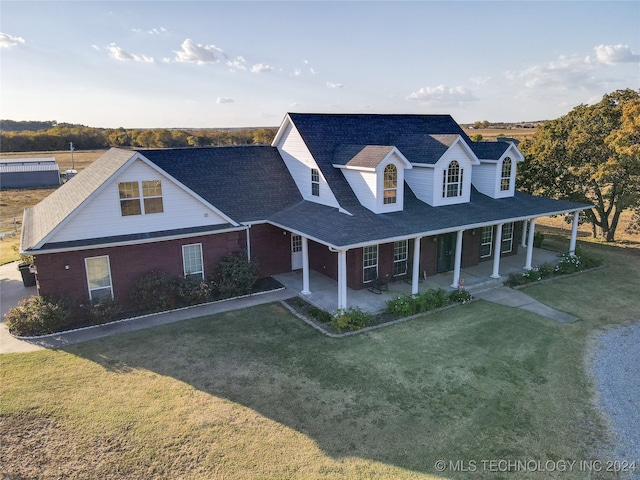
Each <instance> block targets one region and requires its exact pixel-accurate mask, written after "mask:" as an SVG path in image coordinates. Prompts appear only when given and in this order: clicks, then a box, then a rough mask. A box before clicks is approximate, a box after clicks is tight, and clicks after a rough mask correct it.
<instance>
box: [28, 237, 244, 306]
mask: <svg viewBox="0 0 640 480" xmlns="http://www.w3.org/2000/svg"><path fill="white" fill-rule="evenodd" d="M193 243H201V244H202V257H203V263H204V273H205V276H209V275H214V274H215V271H214V268H215V265H216V264H217V263H218V262H219V261H220V259H221V258H222V257H223V256H224V255H227V254H229V253H233V252H237V251H239V250H241V249H243V248H245V233H244V231H240V232H228V233H220V234H217V235H206V236H198V237H191V238H186V239H180V240H168V241H163V242H153V243H144V244H139V245H127V246H120V247H110V248H96V249H90V250H80V251H75V252H64V253H52V254H44V255H38V256H36V260H35V264H36V267H37V269H38V275H37V279H38V288H39V292H40V294H41V295H65V294H66V295H72V296H73V297H75V298H77V299H78V300H79V301H83V300H84V301H88V300H89V292H88V286H87V274H86V270H85V261H84V260H85V258H90V257H99V256H103V255H108V256H109V262H110V266H111V284H112V287H113V294H114V298H115V299H116V300H117V301H119V302H121V303H122V305H123V306H124V308H134V306H135V305H134V304H133V303H132V302H131V301H130V299H129V293H130V292H131V290H132V288H133V286H134V284H135V282H136V280H137V279H138V278H139V277H141V276H142V275H144V274H146V273H148V272H151V271H153V270H159V271H163V272H167V273H169V274H171V275H183V274H184V268H183V264H182V246H183V245H189V244H193Z"/></svg>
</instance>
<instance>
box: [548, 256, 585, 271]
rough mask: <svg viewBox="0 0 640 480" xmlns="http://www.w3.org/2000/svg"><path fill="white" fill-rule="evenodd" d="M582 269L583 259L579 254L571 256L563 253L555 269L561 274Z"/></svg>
mask: <svg viewBox="0 0 640 480" xmlns="http://www.w3.org/2000/svg"><path fill="white" fill-rule="evenodd" d="M582 269H583V267H582V261H581V260H580V257H579V256H578V255H574V256H571V255H568V254H563V255H562V258H561V259H560V261H559V262H558V264H557V265H556V269H555V271H556V273H558V274H560V275H564V274H569V273H575V272H579V271H580V270H582Z"/></svg>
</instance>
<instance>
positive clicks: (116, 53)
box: [107, 43, 154, 63]
mask: <svg viewBox="0 0 640 480" xmlns="http://www.w3.org/2000/svg"><path fill="white" fill-rule="evenodd" d="M107 50H109V55H110V56H111V58H115V59H116V60H120V61H121V62H144V63H153V62H154V60H153V57H147V56H146V55H136V54H135V53H129V52H126V51H124V50H123V49H122V48H120V47H118V46H117V45H116V44H115V43H112V44H111V45H109V46H108V47H107Z"/></svg>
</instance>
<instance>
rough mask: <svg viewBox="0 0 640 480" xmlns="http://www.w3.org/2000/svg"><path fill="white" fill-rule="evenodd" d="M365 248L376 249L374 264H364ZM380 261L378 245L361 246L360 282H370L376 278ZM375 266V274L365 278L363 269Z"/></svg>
mask: <svg viewBox="0 0 640 480" xmlns="http://www.w3.org/2000/svg"><path fill="white" fill-rule="evenodd" d="M367 248H375V249H376V263H375V264H374V265H365V261H366V259H367V255H366V253H365V252H366V250H367ZM379 261H380V250H379V248H378V245H367V246H366V247H362V283H370V282H373V281H374V280H375V279H376V278H378V264H379ZM372 268H375V272H376V274H375V276H374V277H373V278H372V279H371V280H365V278H366V277H365V271H366V270H368V269H372Z"/></svg>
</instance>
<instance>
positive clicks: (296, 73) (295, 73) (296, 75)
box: [293, 68, 302, 77]
mask: <svg viewBox="0 0 640 480" xmlns="http://www.w3.org/2000/svg"><path fill="white" fill-rule="evenodd" d="M300 75H302V70H300V69H299V68H294V69H293V76H294V77H299V76H300Z"/></svg>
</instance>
